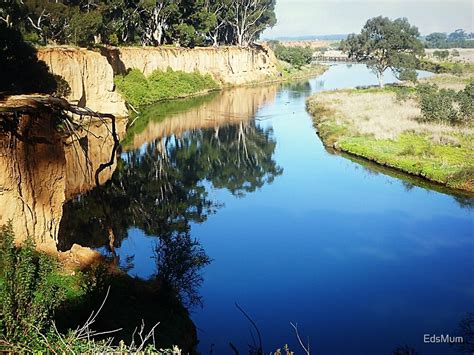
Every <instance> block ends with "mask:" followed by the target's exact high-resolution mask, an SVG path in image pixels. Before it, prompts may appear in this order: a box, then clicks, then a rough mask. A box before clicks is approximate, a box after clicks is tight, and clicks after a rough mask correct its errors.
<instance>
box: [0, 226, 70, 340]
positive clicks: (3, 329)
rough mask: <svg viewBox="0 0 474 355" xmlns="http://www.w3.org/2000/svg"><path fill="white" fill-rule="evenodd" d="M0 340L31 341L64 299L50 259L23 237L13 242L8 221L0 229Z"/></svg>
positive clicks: (43, 329) (42, 329)
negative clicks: (20, 244)
mask: <svg viewBox="0 0 474 355" xmlns="http://www.w3.org/2000/svg"><path fill="white" fill-rule="evenodd" d="M0 256H1V258H0V260H1V262H0V299H1V305H0V339H7V340H8V341H9V342H10V343H28V344H34V343H35V342H40V341H41V340H40V339H39V338H38V339H35V336H34V334H38V333H39V332H45V333H46V332H47V331H48V330H49V327H50V325H51V324H50V321H51V319H53V314H54V311H55V310H56V309H57V307H58V306H59V305H60V303H61V302H62V301H63V300H64V299H65V290H64V289H63V288H62V287H61V286H60V285H59V283H58V279H57V277H55V274H56V270H55V264H54V262H53V261H52V260H51V259H50V258H48V257H47V256H45V255H42V254H39V253H37V252H36V251H35V246H34V243H33V242H32V240H31V239H27V241H26V242H25V244H24V245H23V247H21V248H16V247H15V246H14V244H13V230H12V226H11V223H9V224H7V225H6V226H2V227H1V228H0Z"/></svg>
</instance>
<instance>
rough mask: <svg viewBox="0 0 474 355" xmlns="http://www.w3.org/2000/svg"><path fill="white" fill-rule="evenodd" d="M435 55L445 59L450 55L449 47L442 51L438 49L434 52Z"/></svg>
mask: <svg viewBox="0 0 474 355" xmlns="http://www.w3.org/2000/svg"><path fill="white" fill-rule="evenodd" d="M433 56H434V57H436V58H438V59H439V60H445V59H447V58H448V57H449V51H448V50H447V49H445V50H442V51H439V50H436V51H434V52H433Z"/></svg>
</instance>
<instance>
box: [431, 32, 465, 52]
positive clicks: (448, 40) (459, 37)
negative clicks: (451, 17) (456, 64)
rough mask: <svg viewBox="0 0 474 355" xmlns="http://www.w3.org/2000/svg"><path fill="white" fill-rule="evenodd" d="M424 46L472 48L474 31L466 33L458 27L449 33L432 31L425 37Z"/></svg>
mask: <svg viewBox="0 0 474 355" xmlns="http://www.w3.org/2000/svg"><path fill="white" fill-rule="evenodd" d="M424 44H425V47H426V48H440V49H446V48H474V33H466V32H465V31H464V30H462V29H458V30H456V31H454V32H452V33H450V34H449V35H448V34H446V33H443V32H434V33H431V34H429V35H428V36H426V37H425V41H424Z"/></svg>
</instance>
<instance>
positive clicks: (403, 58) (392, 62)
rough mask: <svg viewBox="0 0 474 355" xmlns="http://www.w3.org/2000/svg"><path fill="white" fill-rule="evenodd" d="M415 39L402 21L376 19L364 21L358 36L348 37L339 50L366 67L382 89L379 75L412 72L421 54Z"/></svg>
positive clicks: (414, 30) (411, 28) (413, 30)
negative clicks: (389, 72)
mask: <svg viewBox="0 0 474 355" xmlns="http://www.w3.org/2000/svg"><path fill="white" fill-rule="evenodd" d="M419 35H420V33H419V32H418V28H416V27H415V26H411V25H410V24H409V23H408V20H407V19H406V18H400V19H396V20H394V21H392V20H390V19H389V18H387V17H382V16H379V17H374V18H372V19H370V20H368V21H367V23H366V24H365V26H364V27H363V28H362V31H361V33H360V34H358V35H356V34H351V35H349V37H348V38H347V40H346V41H343V43H342V48H343V50H345V51H346V52H347V53H348V54H349V58H354V59H355V60H357V61H359V62H365V63H367V66H368V67H369V68H370V69H371V70H372V71H373V72H374V73H375V74H376V75H377V79H378V81H379V85H380V87H383V85H384V83H383V73H384V72H385V71H386V70H387V69H392V70H393V71H394V72H396V73H397V72H405V73H406V70H408V69H411V70H414V68H413V66H414V63H416V60H415V59H416V56H418V55H421V54H423V53H424V50H423V45H422V43H421V41H420V40H419V39H418V37H419Z"/></svg>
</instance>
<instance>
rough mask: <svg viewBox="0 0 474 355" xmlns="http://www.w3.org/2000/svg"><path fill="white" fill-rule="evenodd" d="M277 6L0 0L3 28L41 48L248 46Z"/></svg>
mask: <svg viewBox="0 0 474 355" xmlns="http://www.w3.org/2000/svg"><path fill="white" fill-rule="evenodd" d="M275 2H276V0H2V3H1V4H0V24H2V25H3V26H6V27H13V28H16V29H18V30H20V31H21V32H22V33H23V35H24V37H25V39H27V40H30V41H32V42H37V43H39V44H43V45H46V44H76V45H81V46H87V45H91V44H100V43H104V44H111V45H120V44H142V45H150V46H159V45H163V44H173V45H179V46H186V47H193V46H198V45H199V46H201V45H214V46H218V45H221V44H223V45H239V46H248V45H250V44H252V42H254V41H255V40H256V39H258V38H259V36H260V34H261V33H262V32H263V31H264V30H265V29H266V28H268V27H271V26H273V25H275V23H276V16H275V11H274V10H275Z"/></svg>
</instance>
